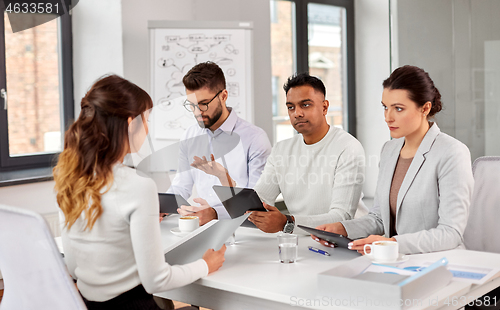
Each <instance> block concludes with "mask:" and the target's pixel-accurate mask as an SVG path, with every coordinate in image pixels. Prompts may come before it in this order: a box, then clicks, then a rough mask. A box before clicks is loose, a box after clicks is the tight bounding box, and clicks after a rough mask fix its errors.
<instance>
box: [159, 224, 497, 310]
mask: <svg viewBox="0 0 500 310" xmlns="http://www.w3.org/2000/svg"><path fill="white" fill-rule="evenodd" d="M177 220H178V215H173V216H170V217H168V218H165V219H164V221H163V222H162V223H161V224H160V227H161V233H162V240H163V245H164V247H165V248H166V247H167V246H168V245H169V244H172V242H176V241H178V240H179V239H178V238H179V237H176V236H174V235H173V234H172V233H171V232H170V229H171V228H174V227H176V226H177ZM276 235H277V234H266V233H264V232H262V231H260V230H257V229H252V228H245V227H240V228H238V230H237V231H236V244H235V245H233V246H228V248H227V251H226V255H225V257H226V261H225V262H224V265H223V266H222V267H221V268H220V269H219V270H218V271H217V272H215V273H213V274H210V275H208V276H207V277H204V278H202V279H200V280H198V281H196V282H194V283H192V284H190V285H187V286H185V287H182V288H178V289H175V290H170V291H167V292H163V293H159V294H156V295H157V296H160V297H164V298H169V299H172V300H178V301H181V302H185V303H188V304H193V305H198V306H203V307H207V308H210V309H217V310H224V309H231V310H234V309H290V308H292V307H293V309H351V308H348V307H336V306H335V305H332V306H321V305H320V306H315V305H314V300H316V301H317V300H318V299H319V300H321V299H322V298H324V297H325V296H321V294H320V293H319V290H318V283H317V282H318V280H317V275H318V274H319V273H321V272H323V271H326V270H328V269H331V268H333V267H335V266H337V265H339V264H342V263H344V262H346V261H347V260H350V259H353V258H356V257H358V255H357V254H356V253H355V252H353V251H349V250H346V249H340V248H335V249H328V248H326V247H323V246H321V245H320V244H319V243H317V242H315V241H314V240H312V239H311V238H310V236H301V237H300V238H299V251H298V260H297V262H295V263H293V264H282V263H280V262H279V261H278V243H277V237H276ZM309 245H312V246H314V247H319V248H322V249H325V250H327V251H328V252H330V254H331V256H329V257H328V256H324V255H321V254H317V253H314V252H311V251H309V250H308V248H307V247H308V246H309ZM442 257H446V258H448V260H449V263H450V264H458V265H475V266H481V267H499V266H500V254H494V253H483V252H475V251H466V250H451V251H443V252H436V253H430V254H419V255H411V256H410V261H411V262H415V263H418V262H421V263H423V262H428V261H435V260H438V259H440V258H442ZM498 286H500V278H496V279H493V280H492V281H489V282H487V283H485V284H483V285H480V286H478V285H471V284H469V283H465V282H458V281H452V282H451V283H450V284H449V285H448V286H446V287H445V288H443V289H441V290H440V291H438V292H436V295H435V298H438V300H439V303H437V304H436V303H433V304H432V306H429V305H422V306H417V307H411V308H409V309H415V310H416V309H459V308H461V306H463V305H460V304H459V305H458V306H453V305H452V304H451V303H450V304H449V305H445V304H444V303H445V302H446V301H447V300H448V301H449V302H450V301H451V300H452V299H451V298H454V297H455V298H459V297H461V296H465V297H466V298H467V300H468V301H470V300H473V299H475V298H477V297H480V296H482V295H483V294H485V293H487V292H489V291H491V290H493V289H494V288H496V287H498ZM433 298H434V297H433ZM497 302H499V303H500V301H497ZM316 305H317V303H316ZM367 309H368V308H367Z"/></svg>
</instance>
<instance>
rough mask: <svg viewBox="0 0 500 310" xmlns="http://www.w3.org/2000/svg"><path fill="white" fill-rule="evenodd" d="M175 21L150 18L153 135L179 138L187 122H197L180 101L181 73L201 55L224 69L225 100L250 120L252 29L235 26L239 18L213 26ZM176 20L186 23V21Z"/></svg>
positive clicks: (182, 96)
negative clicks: (192, 26)
mask: <svg viewBox="0 0 500 310" xmlns="http://www.w3.org/2000/svg"><path fill="white" fill-rule="evenodd" d="M158 23H160V24H162V25H163V27H159V26H158ZM175 23H176V22H175V21H168V22H160V21H153V22H150V25H149V28H150V40H151V90H152V93H151V95H152V98H153V102H154V106H155V111H154V113H153V119H154V121H153V122H154V124H153V127H154V138H155V139H168V140H172V139H180V138H181V137H182V135H183V133H184V131H185V130H186V129H187V128H188V127H189V126H191V125H193V124H196V120H195V118H194V116H193V114H192V113H191V112H189V111H187V110H186V109H185V108H184V107H183V103H184V100H185V99H186V92H185V89H184V84H183V83H182V78H183V77H184V75H185V74H186V73H187V72H188V71H189V70H190V69H191V68H192V67H193V66H195V65H196V64H198V63H201V62H205V61H212V62H214V63H216V64H217V65H219V67H221V69H222V70H223V72H224V75H225V78H226V89H227V91H228V93H229V97H228V100H227V102H226V104H227V106H228V107H232V108H233V111H234V112H236V113H237V114H238V116H239V117H241V118H243V119H246V120H248V121H252V115H251V112H250V111H251V110H250V108H251V99H252V98H251V93H252V89H251V72H250V51H249V49H250V35H251V33H250V31H251V30H250V29H248V27H243V28H241V29H239V28H238V23H232V25H233V26H232V28H231V27H229V28H228V27H227V23H226V24H224V26H225V27H222V28H217V27H213V26H214V23H210V22H205V23H208V24H207V25H205V26H206V28H205V27H199V26H200V25H198V27H196V28H189V27H182V28H180V27H172V26H175ZM177 23H181V26H186V23H185V22H177ZM189 24H193V23H189ZM240 24H241V23H240ZM245 25H247V26H248V23H245ZM165 26H170V27H165ZM195 26H196V25H195Z"/></svg>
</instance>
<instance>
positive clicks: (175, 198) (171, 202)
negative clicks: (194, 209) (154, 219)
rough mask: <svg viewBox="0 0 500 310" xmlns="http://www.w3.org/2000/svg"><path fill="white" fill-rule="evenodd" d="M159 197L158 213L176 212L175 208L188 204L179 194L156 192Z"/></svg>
mask: <svg viewBox="0 0 500 310" xmlns="http://www.w3.org/2000/svg"><path fill="white" fill-rule="evenodd" d="M158 198H159V199H160V213H177V208H180V207H181V206H182V205H185V206H189V205H190V204H189V203H188V202H187V201H186V199H184V198H183V197H182V196H181V195H176V194H169V193H158Z"/></svg>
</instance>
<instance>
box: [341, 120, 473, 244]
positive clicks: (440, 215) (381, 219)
mask: <svg viewBox="0 0 500 310" xmlns="http://www.w3.org/2000/svg"><path fill="white" fill-rule="evenodd" d="M403 145H404V138H400V139H394V140H391V141H388V142H386V143H385V144H384V146H383V148H382V152H381V155H380V170H379V175H378V182H377V189H376V193H375V200H374V205H373V207H372V209H371V210H370V213H369V214H367V215H365V216H363V217H361V218H359V219H354V220H350V221H343V222H342V224H343V225H344V227H345V229H346V231H347V233H348V237H349V238H351V239H358V238H364V237H367V236H369V235H384V233H385V237H389V231H390V229H389V225H390V207H389V192H390V189H391V183H392V177H393V175H394V170H395V168H396V163H397V161H398V157H399V152H400V151H401V148H402V147H403ZM473 187H474V178H473V176H472V168H471V158H470V152H469V149H468V148H467V146H465V145H464V144H463V143H461V142H460V141H458V140H456V139H455V138H452V137H450V136H449V135H447V134H445V133H443V132H441V130H440V129H439V127H438V126H437V124H433V125H432V126H431V128H429V130H428V131H427V133H426V135H425V137H424V139H423V140H422V142H421V143H420V146H419V148H418V150H417V152H416V154H415V157H414V158H413V161H412V162H411V165H410V167H409V168H408V172H407V173H406V175H405V178H404V180H403V183H402V184H401V188H400V189H399V192H398V200H397V211H396V230H397V232H398V235H397V236H394V237H395V238H396V240H397V241H398V243H399V251H400V253H404V254H414V253H426V252H434V251H443V250H449V249H454V248H457V247H463V233H464V230H465V226H466V225H467V219H468V217H469V205H470V201H471V197H472V190H473Z"/></svg>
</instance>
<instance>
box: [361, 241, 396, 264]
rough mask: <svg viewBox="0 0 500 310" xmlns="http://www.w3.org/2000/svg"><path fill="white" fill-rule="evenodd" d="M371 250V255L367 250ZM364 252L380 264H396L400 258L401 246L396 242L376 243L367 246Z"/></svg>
mask: <svg viewBox="0 0 500 310" xmlns="http://www.w3.org/2000/svg"><path fill="white" fill-rule="evenodd" d="M368 248H370V250H371V251H370V253H367V252H366V249H368ZM363 250H364V251H365V255H366V256H368V257H370V258H372V259H373V260H375V261H379V262H387V263H390V262H394V261H396V260H397V259H398V257H399V245H398V243H397V242H396V241H375V242H373V243H372V244H365V246H364V248H363Z"/></svg>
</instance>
